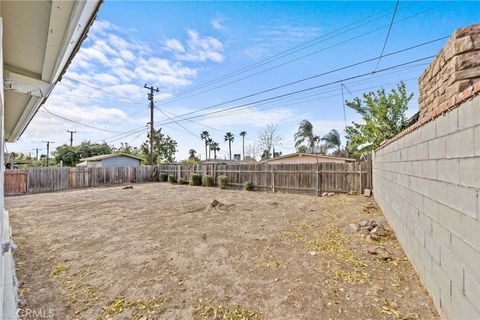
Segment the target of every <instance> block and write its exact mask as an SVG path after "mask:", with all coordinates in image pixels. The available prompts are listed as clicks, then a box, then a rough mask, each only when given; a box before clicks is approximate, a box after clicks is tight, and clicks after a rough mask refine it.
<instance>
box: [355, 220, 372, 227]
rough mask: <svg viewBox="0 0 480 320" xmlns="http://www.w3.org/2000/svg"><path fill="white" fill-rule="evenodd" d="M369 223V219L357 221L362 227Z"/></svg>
mask: <svg viewBox="0 0 480 320" xmlns="http://www.w3.org/2000/svg"><path fill="white" fill-rule="evenodd" d="M369 224H370V221H369V220H362V221H360V222H359V223H358V225H359V226H360V227H362V228H363V227H366V226H368V225H369Z"/></svg>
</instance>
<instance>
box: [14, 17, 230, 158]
mask: <svg viewBox="0 0 480 320" xmlns="http://www.w3.org/2000/svg"><path fill="white" fill-rule="evenodd" d="M164 45H165V46H166V47H168V48H169V50H170V52H172V53H174V54H179V55H181V59H178V58H175V59H173V58H172V57H171V56H170V54H168V53H167V52H166V51H165V50H162V49H164V47H163V45H161V47H155V46H154V45H152V44H150V43H145V42H142V41H139V40H138V38H137V37H136V33H135V31H134V30H126V29H123V28H120V27H119V26H117V25H115V24H113V23H111V22H109V21H105V20H96V21H95V23H94V24H93V26H92V27H91V29H90V32H89V36H88V38H87V39H86V40H85V42H84V43H83V45H82V48H81V49H80V51H79V52H78V53H77V55H76V56H75V58H74V59H73V61H72V64H71V65H70V67H69V68H68V70H67V72H66V73H65V75H64V76H63V77H62V81H61V82H59V83H58V85H57V86H56V88H55V90H54V91H53V93H52V94H51V96H50V97H49V99H48V100H47V103H46V104H45V107H46V108H48V109H49V110H50V111H51V112H54V113H56V114H59V115H61V116H63V117H66V118H69V119H72V120H75V121H77V122H80V123H84V124H88V125H90V126H94V127H98V128H103V129H107V130H112V131H121V132H125V131H128V130H131V129H134V128H138V127H142V126H145V125H146V123H147V122H148V121H149V112H148V109H147V107H146V105H147V100H146V97H147V95H146V94H147V93H146V90H145V89H143V84H144V83H148V85H153V86H155V87H159V88H160V90H161V91H160V92H159V93H158V94H157V95H156V100H157V101H159V100H162V99H166V98H168V97H171V96H172V93H173V92H174V91H175V90H176V89H179V88H181V87H183V86H185V85H187V84H189V83H191V82H192V81H193V80H194V79H195V78H196V77H197V75H198V72H199V70H201V69H200V68H201V66H199V65H198V63H199V62H207V61H208V62H212V61H213V62H219V61H222V60H223V45H222V43H221V42H220V41H219V40H218V39H216V38H213V37H208V36H201V35H200V34H199V33H198V32H197V31H193V30H192V31H189V32H188V33H187V35H186V39H185V40H184V42H182V41H181V40H177V39H170V40H167V41H166V43H165V44H164ZM191 62H195V65H192V63H191ZM67 129H75V130H77V132H78V133H77V134H76V135H75V140H76V141H77V142H80V141H82V140H86V139H87V140H91V141H95V142H99V141H102V140H103V139H105V138H106V137H109V136H112V135H113V134H114V133H108V132H103V131H100V130H96V129H93V128H88V127H85V126H82V125H80V124H75V123H71V122H68V121H66V120H62V119H59V118H58V117H55V116H53V115H51V114H48V113H47V112H45V111H42V109H41V110H40V111H39V112H38V113H37V115H36V116H35V117H34V119H33V120H32V122H31V124H30V125H29V127H28V128H27V130H26V131H25V133H24V135H23V136H22V137H21V139H20V140H19V142H17V143H16V144H14V146H20V147H19V148H17V147H14V148H13V149H17V150H18V149H20V148H21V149H26V148H34V147H41V146H43V143H41V141H42V140H45V139H49V140H53V141H55V142H56V144H55V146H57V145H61V144H63V143H67V142H68V134H67V133H66V130H67ZM137 136H138V138H137V140H136V142H140V141H141V140H143V139H144V138H145V137H144V136H142V134H141V133H140V134H139V135H137ZM133 138H135V137H132V136H129V137H126V138H125V139H124V140H123V141H129V139H133ZM120 141H122V140H120ZM129 142H130V141H129Z"/></svg>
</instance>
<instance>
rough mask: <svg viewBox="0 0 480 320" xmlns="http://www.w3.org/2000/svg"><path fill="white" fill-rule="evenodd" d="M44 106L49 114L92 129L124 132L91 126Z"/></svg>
mask: <svg viewBox="0 0 480 320" xmlns="http://www.w3.org/2000/svg"><path fill="white" fill-rule="evenodd" d="M42 108H43V109H44V110H45V111H46V112H48V113H49V114H51V115H52V116H54V117H57V118H60V119H63V120H65V121H70V122H73V123H76V124H78V125H81V126H84V127H87V128H91V129H95V130H100V131H105V132H112V133H122V132H120V131H113V130H108V129H103V128H98V127H94V126H91V125H89V124H86V123H82V122H78V121H76V120H72V119H69V118H67V117H64V116H61V115H59V114H56V113H53V112H52V111H50V110H48V109H47V108H46V107H45V106H44V105H43V106H42Z"/></svg>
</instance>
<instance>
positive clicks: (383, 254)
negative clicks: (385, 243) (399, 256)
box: [379, 249, 392, 261]
mask: <svg viewBox="0 0 480 320" xmlns="http://www.w3.org/2000/svg"><path fill="white" fill-rule="evenodd" d="M379 256H380V258H382V259H383V260H385V261H387V260H390V259H392V258H391V257H390V255H389V254H388V252H387V250H385V249H383V250H382V251H381V252H380V254H379Z"/></svg>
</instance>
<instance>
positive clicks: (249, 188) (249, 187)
mask: <svg viewBox="0 0 480 320" xmlns="http://www.w3.org/2000/svg"><path fill="white" fill-rule="evenodd" d="M253 188H254V186H253V182H252V181H245V182H244V183H243V190H247V191H253Z"/></svg>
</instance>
